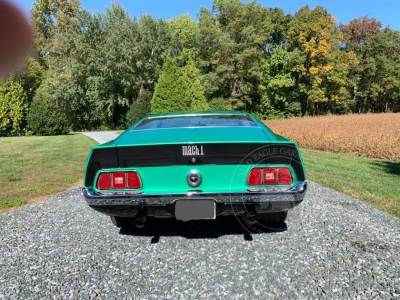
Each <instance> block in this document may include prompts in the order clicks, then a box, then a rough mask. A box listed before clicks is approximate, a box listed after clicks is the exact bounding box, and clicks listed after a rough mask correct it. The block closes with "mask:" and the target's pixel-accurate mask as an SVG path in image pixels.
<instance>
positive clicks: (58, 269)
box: [0, 183, 400, 299]
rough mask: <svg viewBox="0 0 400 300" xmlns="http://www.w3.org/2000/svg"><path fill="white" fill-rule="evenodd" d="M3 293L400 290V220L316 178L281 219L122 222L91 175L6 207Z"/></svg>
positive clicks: (289, 294)
mask: <svg viewBox="0 0 400 300" xmlns="http://www.w3.org/2000/svg"><path fill="white" fill-rule="evenodd" d="M0 232H1V239H0V251H1V260H0V298H1V299H76V298H79V299H81V298H83V299H93V298H98V299H129V298H144V299H158V298H170V299H199V298H204V299H216V298H225V299H239V298H240V299H246V298H247V299H273V298H277V299H293V298H299V299H318V298H325V299H350V298H351V299H354V298H357V296H361V298H368V299H370V298H377V299H381V298H382V299H393V298H396V297H397V298H399V297H400V296H399V294H400V279H399V277H400V276H399V275H400V259H399V256H400V220H399V219H397V218H395V217H392V216H390V215H388V214H386V213H383V212H380V211H378V210H375V209H374V208H371V207H370V206H368V205H366V204H364V203H363V202H361V201H358V200H355V199H351V198H349V197H346V196H343V195H341V194H340V193H338V192H335V191H333V190H330V189H327V188H324V187H321V186H319V185H317V184H314V183H311V184H310V189H309V192H308V195H307V196H306V198H305V200H304V201H303V203H302V204H301V205H300V206H298V207H297V208H296V209H295V210H294V211H292V212H290V213H289V215H288V218H287V220H286V223H285V224H282V225H280V226H278V228H275V230H269V231H266V232H263V233H257V234H249V233H248V232H247V230H246V229H244V228H243V227H242V226H240V225H239V223H238V221H237V220H236V219H235V218H234V217H232V218H230V217H225V218H220V219H217V220H215V221H198V222H194V221H192V222H188V223H183V222H178V221H175V220H149V221H148V222H147V223H146V227H145V228H143V229H135V230H130V231H128V230H121V229H118V228H116V227H115V226H114V225H112V223H111V221H110V220H109V218H108V217H107V216H104V215H102V214H100V213H96V212H95V211H93V210H91V209H90V208H89V207H88V206H87V205H86V204H85V202H84V200H83V199H82V197H81V195H80V187H74V188H71V189H69V190H67V191H66V192H63V193H61V194H58V195H56V196H53V197H50V198H48V199H46V200H45V201H44V202H42V203H37V204H32V205H28V206H25V207H22V208H21V209H18V210H16V211H13V212H8V213H4V214H1V215H0Z"/></svg>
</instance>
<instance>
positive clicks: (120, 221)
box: [110, 216, 134, 228]
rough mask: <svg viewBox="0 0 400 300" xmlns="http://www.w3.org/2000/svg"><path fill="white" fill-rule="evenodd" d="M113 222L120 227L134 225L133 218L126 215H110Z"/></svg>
mask: <svg viewBox="0 0 400 300" xmlns="http://www.w3.org/2000/svg"><path fill="white" fill-rule="evenodd" d="M110 218H111V222H113V224H114V225H115V226H117V227H118V228H121V227H127V228H129V227H132V226H133V220H134V219H133V218H125V217H116V216H110Z"/></svg>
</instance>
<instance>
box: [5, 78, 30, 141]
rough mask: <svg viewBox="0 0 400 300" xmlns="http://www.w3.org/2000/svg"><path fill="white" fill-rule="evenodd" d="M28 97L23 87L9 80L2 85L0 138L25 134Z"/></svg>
mask: <svg viewBox="0 0 400 300" xmlns="http://www.w3.org/2000/svg"><path fill="white" fill-rule="evenodd" d="M27 108H28V102H27V96H26V93H25V91H24V90H23V88H22V86H21V85H20V84H19V83H17V82H15V81H13V80H11V79H8V80H6V81H5V82H3V83H1V84H0V136H18V135H23V134H24V133H25V130H24V126H25V116H26V111H27Z"/></svg>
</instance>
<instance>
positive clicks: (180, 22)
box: [168, 14, 200, 56]
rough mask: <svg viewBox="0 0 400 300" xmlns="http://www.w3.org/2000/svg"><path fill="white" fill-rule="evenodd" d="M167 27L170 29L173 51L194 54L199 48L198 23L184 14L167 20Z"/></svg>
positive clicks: (185, 54)
mask: <svg viewBox="0 0 400 300" xmlns="http://www.w3.org/2000/svg"><path fill="white" fill-rule="evenodd" d="M168 27H169V28H170V29H171V35H172V51H173V53H174V54H183V55H184V56H187V55H192V56H193V55H194V56H196V54H197V52H198V51H199V48H200V31H199V26H198V23H197V22H195V21H193V19H192V17H191V16H190V15H187V14H185V15H180V16H178V17H176V18H174V19H172V20H170V21H168Z"/></svg>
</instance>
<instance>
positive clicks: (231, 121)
mask: <svg viewBox="0 0 400 300" xmlns="http://www.w3.org/2000/svg"><path fill="white" fill-rule="evenodd" d="M257 126H258V125H257V124H256V123H255V122H254V121H253V119H252V118H251V117H249V116H236V115H223V116H215V115H210V116H174V117H159V118H151V119H146V120H143V121H142V122H140V123H139V124H138V125H136V127H135V128H134V129H133V130H146V129H160V128H163V129H165V128H183V127H257Z"/></svg>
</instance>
